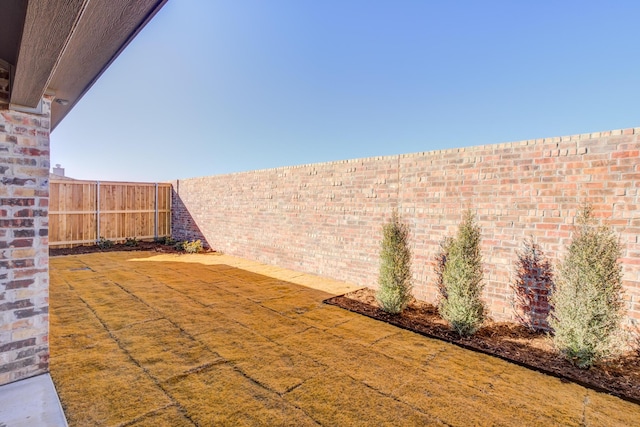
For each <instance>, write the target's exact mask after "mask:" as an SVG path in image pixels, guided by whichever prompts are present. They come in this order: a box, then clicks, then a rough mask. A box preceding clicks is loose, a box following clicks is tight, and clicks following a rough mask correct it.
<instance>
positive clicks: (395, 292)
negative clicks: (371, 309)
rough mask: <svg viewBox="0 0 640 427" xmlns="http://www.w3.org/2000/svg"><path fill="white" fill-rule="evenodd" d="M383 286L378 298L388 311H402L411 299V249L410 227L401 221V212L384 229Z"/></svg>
mask: <svg viewBox="0 0 640 427" xmlns="http://www.w3.org/2000/svg"><path fill="white" fill-rule="evenodd" d="M382 233H383V237H382V243H381V251H380V276H379V277H378V284H379V285H380V287H379V289H378V292H377V294H376V299H377V300H378V303H379V304H380V307H381V308H382V309H383V310H384V311H386V312H387V313H392V314H397V313H400V312H402V310H404V309H405V308H406V307H407V305H408V304H409V302H410V301H411V298H412V296H411V289H412V284H411V249H410V248H409V227H408V226H407V225H406V224H404V223H402V222H400V220H399V218H398V212H397V211H396V210H394V211H393V213H392V215H391V220H390V221H389V222H388V223H387V224H385V225H384V226H383V228H382Z"/></svg>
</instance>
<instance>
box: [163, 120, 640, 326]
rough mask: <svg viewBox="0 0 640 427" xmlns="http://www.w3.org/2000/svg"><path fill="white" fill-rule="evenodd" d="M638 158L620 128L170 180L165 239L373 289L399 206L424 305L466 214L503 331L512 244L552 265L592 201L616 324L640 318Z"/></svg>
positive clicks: (635, 134)
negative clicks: (603, 230) (612, 265)
mask: <svg viewBox="0 0 640 427" xmlns="http://www.w3.org/2000/svg"><path fill="white" fill-rule="evenodd" d="M639 153H640V128H632V129H624V130H616V131H607V132H597V133H592V134H583V135H573V136H564V137H555V138H545V139H537V140H529V141H521V142H512V143H504V144H495V145H485V146H477V147H469V148H458V149H450V150H441V151H431V152H425V153H415V154H404V155H397V156H387V157H375V158H365V159H355V160H346V161H337V162H331V163H319V164H310V165H301V166H293V167H282V168H276V169H268V170H256V171H250V172H243V173H235V174H229V175H219V176H210V177H203V178H192V179H185V180H179V181H176V182H174V183H173V184H174V204H173V209H174V213H173V219H174V223H173V224H172V234H173V236H174V238H177V239H189V238H194V237H197V238H199V237H200V235H202V236H204V237H205V238H206V241H207V243H208V244H209V245H210V246H211V247H212V248H214V249H217V250H220V251H223V252H225V253H228V254H232V255H237V256H241V257H245V258H249V259H253V260H257V261H260V262H264V263H267V264H274V265H279V266H282V267H286V268H292V269H297V270H300V271H303V272H308V273H315V274H319V275H323V276H327V277H330V278H333V279H338V280H346V281H349V282H353V283H355V284H358V285H361V286H366V287H371V288H375V287H377V276H378V261H379V248H380V240H381V231H382V224H383V222H384V221H385V220H387V219H388V218H389V217H390V214H391V211H392V209H393V208H396V207H397V208H398V210H399V212H400V215H401V218H402V220H403V221H405V222H407V223H408V224H409V225H410V228H411V246H412V250H413V255H414V257H413V275H414V285H415V288H414V295H415V296H416V297H417V298H419V299H422V300H426V301H428V302H435V301H436V300H437V287H436V284H435V274H434V266H435V256H436V254H437V252H438V249H439V242H440V241H441V240H442V239H443V238H444V237H445V236H446V235H453V234H454V233H455V231H456V230H457V226H458V224H459V222H460V220H461V216H462V211H463V210H464V209H467V208H471V209H472V210H473V211H474V212H475V213H476V215H477V218H478V220H479V224H480V226H481V228H482V246H481V250H482V256H483V262H484V273H485V283H486V286H485V290H484V299H485V301H486V302H487V304H488V307H489V311H490V315H491V316H492V317H493V318H494V319H495V320H510V319H513V310H512V307H511V302H510V301H511V299H512V292H511V291H510V288H509V283H510V282H511V281H512V279H513V273H514V264H515V261H516V251H517V250H518V249H519V248H521V247H522V242H523V240H524V239H525V238H526V237H529V236H532V237H533V238H534V239H535V241H536V242H537V243H539V244H540V245H541V247H542V249H543V250H544V251H545V253H546V255H547V256H548V257H549V259H550V260H551V262H552V263H553V264H555V263H556V262H557V261H558V260H559V259H560V258H561V257H562V256H563V255H564V254H565V248H566V246H567V245H568V243H569V240H570V236H571V230H572V225H573V223H574V218H575V215H576V211H577V210H578V209H579V208H580V206H581V205H582V204H583V203H590V204H592V206H593V208H594V213H595V215H597V216H598V217H601V218H603V219H605V221H606V223H608V224H610V225H611V226H613V228H614V230H615V232H616V233H618V234H619V236H620V241H621V243H622V247H623V256H622V260H621V261H622V263H623V272H624V277H623V279H624V285H625V290H626V292H625V299H626V301H627V307H626V308H627V310H628V317H627V320H631V319H635V320H640V237H639V236H640V200H639V199H640V196H639V192H640V155H639ZM185 219H188V221H190V223H189V222H187V221H186V220H185ZM190 224H192V225H190Z"/></svg>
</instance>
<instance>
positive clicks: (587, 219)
mask: <svg viewBox="0 0 640 427" xmlns="http://www.w3.org/2000/svg"><path fill="white" fill-rule="evenodd" d="M620 256H621V246H620V243H619V241H618V238H617V237H616V235H615V234H614V232H613V230H612V229H611V228H610V227H607V226H601V225H598V224H596V221H595V220H594V218H593V216H592V209H591V207H589V206H586V207H584V208H583V209H582V211H581V212H580V213H579V215H578V217H577V221H576V226H575V229H574V235H573V238H572V241H571V244H570V245H569V248H568V250H567V254H566V256H565V258H564V259H563V260H562V262H561V263H560V265H559V267H558V273H557V276H556V288H555V291H554V292H553V294H552V297H551V305H552V306H553V311H552V316H551V319H550V321H549V323H550V325H551V327H552V328H553V330H554V337H553V341H554V344H555V346H556V348H557V349H558V350H559V351H560V352H561V353H562V354H563V355H564V356H565V357H566V358H567V359H568V360H569V361H571V362H572V363H573V364H575V365H576V366H578V367H580V368H588V367H590V366H591V365H593V364H594V363H595V362H597V361H600V360H602V359H604V358H606V357H610V356H614V355H615V354H616V353H617V352H618V351H619V350H620V346H619V345H618V344H619V337H620V336H621V332H622V325H621V322H622V318H623V316H624V310H623V298H622V293H623V288H622V266H621V265H620V263H619V262H618V259H619V258H620Z"/></svg>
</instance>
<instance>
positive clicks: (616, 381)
mask: <svg viewBox="0 0 640 427" xmlns="http://www.w3.org/2000/svg"><path fill="white" fill-rule="evenodd" d="M325 302H326V303H327V304H331V305H335V306H338V307H341V308H344V309H346V310H349V311H352V312H355V313H359V314H362V315H365V316H367V317H370V318H373V319H377V320H381V321H383V322H386V323H389V324H392V325H395V326H398V327H401V328H404V329H408V330H411V331H413V332H416V333H419V334H421V335H425V336H428V337H432V338H437V339H441V340H444V341H447V342H451V343H453V344H456V345H459V346H461V347H464V348H467V349H470V350H474V351H479V352H482V353H485V354H489V355H492V356H496V357H499V358H501V359H504V360H507V361H510V362H513V363H515V364H518V365H520V366H525V367H528V368H530V369H534V370H537V371H539V372H543V373H545V374H548V375H553V376H556V377H558V378H561V379H563V380H568V381H573V382H575V383H578V384H580V385H583V386H585V387H588V388H591V389H594V390H596V391H601V392H606V393H610V394H612V395H614V396H618V397H620V398H623V399H625V400H628V401H631V402H634V403H637V404H640V356H639V355H637V354H635V353H628V354H625V355H623V356H622V357H620V358H617V359H614V360H608V361H606V362H603V363H600V364H597V365H595V366H593V367H591V368H590V369H579V368H577V367H575V366H573V365H572V364H571V363H569V362H568V361H567V360H565V359H564V358H562V357H561V356H559V355H558V354H557V353H556V352H555V351H554V349H553V346H552V343H551V340H550V338H549V337H548V336H547V335H546V334H544V333H536V332H532V331H531V330H529V329H528V328H525V327H524V326H521V325H518V324H515V323H507V322H492V321H487V322H486V323H485V324H484V326H483V327H482V328H481V329H480V330H479V331H478V332H477V333H476V334H475V335H474V336H471V337H468V338H461V337H460V336H459V335H458V334H456V333H455V332H453V331H451V330H450V329H449V327H448V326H447V324H446V323H445V321H444V320H442V318H440V316H439V315H438V311H437V308H436V307H434V306H433V305H431V304H427V303H425V302H421V301H414V302H412V303H411V304H410V305H409V306H408V307H407V309H406V310H405V311H404V312H403V313H401V314H398V315H392V314H388V313H385V312H384V311H382V310H381V309H380V307H379V305H378V303H377V301H376V299H375V291H373V290H371V289H360V290H357V291H354V292H350V293H347V294H345V295H341V296H337V297H333V298H329V299H327V300H326V301H325Z"/></svg>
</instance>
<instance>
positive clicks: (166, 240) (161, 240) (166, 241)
mask: <svg viewBox="0 0 640 427" xmlns="http://www.w3.org/2000/svg"><path fill="white" fill-rule="evenodd" d="M155 242H156V243H158V244H161V245H165V246H175V244H176V241H175V240H173V239H172V238H171V236H162V237H157V238H156V239H155Z"/></svg>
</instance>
